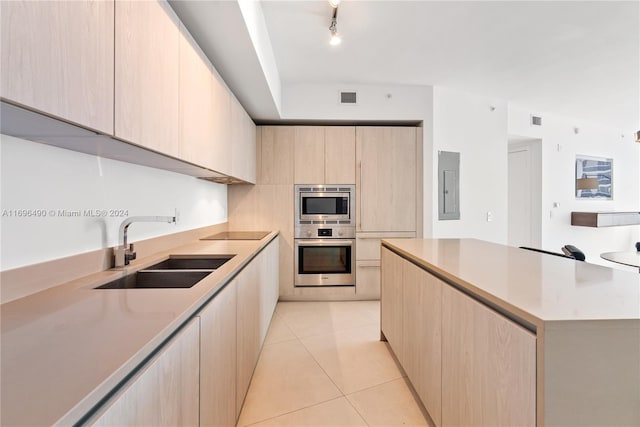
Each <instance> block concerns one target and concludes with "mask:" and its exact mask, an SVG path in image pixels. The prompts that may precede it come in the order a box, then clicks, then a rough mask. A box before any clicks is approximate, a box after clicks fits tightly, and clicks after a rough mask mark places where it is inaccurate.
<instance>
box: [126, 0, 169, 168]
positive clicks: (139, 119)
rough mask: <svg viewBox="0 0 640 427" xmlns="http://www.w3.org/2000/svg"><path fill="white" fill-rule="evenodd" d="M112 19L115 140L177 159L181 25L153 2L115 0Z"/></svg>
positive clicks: (163, 6) (165, 8) (162, 5)
mask: <svg viewBox="0 0 640 427" xmlns="http://www.w3.org/2000/svg"><path fill="white" fill-rule="evenodd" d="M115 16H116V24H115V28H116V30H115V136H116V137H118V138H121V139H123V140H125V141H129V142H133V143H135V144H138V145H140V146H143V147H145V148H149V149H152V150H154V151H157V152H160V153H163V154H167V155H170V156H173V157H180V143H179V130H178V129H179V123H178V121H179V119H178V118H179V108H178V106H179V96H178V92H179V77H178V76H179V63H180V55H179V45H180V28H179V20H178V18H177V16H176V15H175V13H174V12H173V10H172V9H171V7H170V6H169V5H168V3H166V2H157V1H117V2H116V7H115Z"/></svg>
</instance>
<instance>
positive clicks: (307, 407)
mask: <svg viewBox="0 0 640 427" xmlns="http://www.w3.org/2000/svg"><path fill="white" fill-rule="evenodd" d="M338 399H345V400H346V401H347V402H349V399H347V398H346V396H344V395H342V396H338V397H332V398H331V399H327V400H323V401H322V402H318V403H314V404H313V405H308V406H303V407H301V408H298V409H294V410H292V411H289V412H285V413H282V414H279V415H275V416H273V417H270V418H265V419H263V420H260V421H256V422H254V423H251V424H245V425H243V426H237V427H250V426H254V425H256V424H259V423H263V422H265V421H269V420H273V419H275V418H280V417H284V416H285V415H289V414H293V413H296V412H298V411H302V410H304V409H309V408H313V407H314V406H319V405H323V404H325V403H327V402H332V401H334V400H338ZM349 405H351V402H349ZM354 409H355V408H354ZM356 412H358V411H357V410H356ZM358 415H359V416H360V418H362V415H360V413H359V412H358ZM363 421H364V422H365V424H367V425H369V423H367V422H366V420H364V419H363Z"/></svg>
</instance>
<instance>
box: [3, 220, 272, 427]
mask: <svg viewBox="0 0 640 427" xmlns="http://www.w3.org/2000/svg"><path fill="white" fill-rule="evenodd" d="M276 235H277V232H273V233H270V234H269V235H268V236H267V237H265V238H264V239H262V240H260V241H246V240H245V241H241V240H225V241H211V240H209V241H197V242H194V243H192V244H189V245H185V246H181V247H179V248H176V249H173V250H171V251H166V252H162V253H159V254H156V255H154V256H153V257H147V258H145V259H141V260H138V261H134V262H132V264H131V266H129V268H128V269H127V272H132V271H134V270H138V269H141V268H145V267H148V266H150V265H151V264H153V263H155V262H157V261H161V260H163V259H166V258H167V257H168V255H170V254H183V255H191V254H210V255H219V254H226V255H235V256H234V257H233V258H232V259H231V260H229V261H228V262H227V263H225V264H224V265H223V266H221V267H220V268H219V269H217V270H216V271H214V272H213V273H211V274H210V275H209V276H207V277H206V278H204V279H203V280H202V281H201V282H199V283H197V284H196V285H194V286H193V287H191V288H187V289H100V290H96V289H93V288H94V287H96V286H98V285H101V284H104V283H107V282H109V281H111V280H113V279H115V278H118V277H121V276H122V275H123V274H124V273H125V272H123V271H114V270H110V271H105V272H101V273H97V274H94V275H91V276H88V277H86V278H83V279H80V280H75V281H73V282H69V283H67V284H64V285H61V286H57V287H54V288H51V289H48V290H46V291H43V292H39V293H37V294H34V295H32V296H29V297H25V298H21V299H19V300H15V301H12V302H9V303H6V304H3V305H1V306H0V316H1V331H2V335H1V346H2V347H1V363H2V369H1V372H2V378H1V384H0V386H1V388H2V400H1V407H2V420H1V424H2V425H16V424H22V425H24V424H28V425H38V426H44V425H52V424H54V423H58V424H62V425H70V424H73V423H75V422H77V421H78V420H79V419H80V418H81V417H82V416H83V415H84V414H86V413H87V412H88V411H89V410H90V409H91V408H92V407H93V406H94V405H95V404H96V403H98V402H99V400H100V399H102V398H103V397H104V396H105V395H106V394H107V393H108V392H109V391H110V390H112V389H113V388H114V387H115V386H116V385H117V384H118V383H119V382H120V381H121V380H123V379H124V378H125V376H126V375H127V374H128V373H130V372H131V371H132V370H133V369H134V368H135V367H136V366H137V365H138V364H139V363H140V362H142V361H143V360H144V359H145V358H146V357H147V356H148V355H149V354H151V352H152V351H153V350H154V349H155V348H157V347H158V346H159V345H160V344H161V343H162V342H163V341H164V340H166V339H167V338H168V337H169V336H170V335H171V334H172V333H173V332H174V331H176V330H177V329H178V328H179V327H180V326H181V325H182V324H183V323H184V322H185V321H187V320H188V319H189V318H190V317H191V316H193V314H194V313H195V312H196V311H197V310H198V309H199V308H200V307H202V305H203V304H204V303H205V302H206V301H208V300H209V299H210V298H211V297H212V296H213V295H215V293H216V292H218V291H219V290H220V289H221V288H222V287H223V286H224V284H225V283H227V282H228V280H229V279H230V278H232V277H233V276H234V275H235V274H236V273H237V272H238V271H239V270H240V269H242V267H244V265H245V264H246V263H247V262H248V261H249V260H250V259H251V258H253V256H255V255H256V254H257V253H258V252H259V250H260V249H262V247H264V246H265V245H266V244H268V243H269V242H270V241H271V240H272V239H273V238H274V237H275V236H276Z"/></svg>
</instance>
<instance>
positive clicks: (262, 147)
mask: <svg viewBox="0 0 640 427" xmlns="http://www.w3.org/2000/svg"><path fill="white" fill-rule="evenodd" d="M260 130H261V135H260V138H259V139H258V146H257V147H256V151H257V163H258V165H257V174H258V180H257V184H293V141H294V128H293V127H292V126H262V127H261V129H260Z"/></svg>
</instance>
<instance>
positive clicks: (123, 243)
mask: <svg viewBox="0 0 640 427" xmlns="http://www.w3.org/2000/svg"><path fill="white" fill-rule="evenodd" d="M134 222H168V223H169V224H171V223H175V222H176V217H175V216H132V217H129V218H127V219H125V220H124V221H122V224H120V231H119V232H118V243H120V245H119V246H118V247H116V248H114V249H113V256H114V258H115V268H122V267H124V266H125V265H129V261H131V260H133V259H136V252H135V251H134V250H133V243H131V244H129V245H128V244H127V231H128V229H129V226H130V225H131V224H133V223H134Z"/></svg>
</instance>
